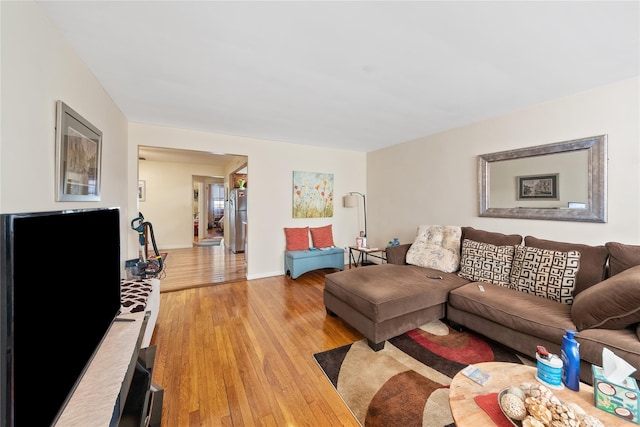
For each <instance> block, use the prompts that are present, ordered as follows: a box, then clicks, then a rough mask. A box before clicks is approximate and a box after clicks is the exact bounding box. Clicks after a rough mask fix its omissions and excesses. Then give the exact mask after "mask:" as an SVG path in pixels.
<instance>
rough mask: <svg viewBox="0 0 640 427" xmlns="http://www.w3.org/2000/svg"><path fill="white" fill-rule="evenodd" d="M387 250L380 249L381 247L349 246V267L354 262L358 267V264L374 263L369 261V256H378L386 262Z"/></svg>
mask: <svg viewBox="0 0 640 427" xmlns="http://www.w3.org/2000/svg"><path fill="white" fill-rule="evenodd" d="M354 251H355V252H357V253H358V257H357V258H356V256H355V255H354ZM386 255H387V250H386V249H384V248H383V249H379V248H362V247H359V246H349V268H351V264H352V263H353V266H354V267H358V265H361V266H365V265H370V264H373V262H371V261H369V260H368V259H367V258H368V257H369V256H371V257H373V258H378V259H380V260H381V262H382V263H384V262H385V261H386V260H387V256H386Z"/></svg>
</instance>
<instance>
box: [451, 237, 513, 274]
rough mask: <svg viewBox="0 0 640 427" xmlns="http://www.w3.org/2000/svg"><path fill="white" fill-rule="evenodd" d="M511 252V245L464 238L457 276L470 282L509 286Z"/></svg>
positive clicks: (511, 261)
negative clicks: (498, 244) (499, 244)
mask: <svg viewBox="0 0 640 427" xmlns="http://www.w3.org/2000/svg"><path fill="white" fill-rule="evenodd" d="M513 253H514V247H513V246H496V245H492V244H491V243H484V242H476V241H474V240H469V239H464V240H463V241H462V255H461V256H460V272H459V273H458V276H460V277H462V278H464V279H467V280H471V281H472V282H485V283H493V284H494V285H500V286H509V278H510V276H511V265H512V263H513Z"/></svg>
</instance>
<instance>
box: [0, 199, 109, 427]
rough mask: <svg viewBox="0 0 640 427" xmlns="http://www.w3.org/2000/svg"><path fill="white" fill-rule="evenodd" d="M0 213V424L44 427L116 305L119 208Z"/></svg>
mask: <svg viewBox="0 0 640 427" xmlns="http://www.w3.org/2000/svg"><path fill="white" fill-rule="evenodd" d="M0 219H1V225H2V228H1V231H0V233H1V234H2V240H1V242H0V247H1V254H0V262H1V265H0V267H1V269H0V281H1V283H0V310H2V311H3V313H2V317H1V318H0V326H1V328H2V335H1V340H2V341H1V345H2V353H1V354H0V358H2V359H1V361H0V362H1V364H2V371H1V373H0V375H2V378H0V380H1V383H0V384H1V385H2V387H3V389H2V396H1V397H2V399H1V402H0V404H2V425H6V426H14V425H15V422H16V421H17V422H18V425H37V426H49V425H51V424H53V423H55V421H56V419H57V418H58V416H59V415H60V413H61V412H62V410H63V409H64V406H65V405H66V402H67V400H68V398H69V397H70V395H71V394H72V392H73V390H74V389H75V387H76V385H77V383H78V382H79V380H80V379H81V378H82V374H83V373H84V371H85V369H86V367H87V366H88V364H89V362H90V361H91V359H92V358H93V355H94V353H95V351H96V349H97V348H98V347H99V345H100V343H101V342H102V340H103V338H104V336H105V335H106V333H107V331H108V330H109V328H110V326H111V324H112V322H113V320H114V318H115V317H116V316H117V314H118V312H119V310H120V277H121V262H120V212H119V209H118V208H98V209H78V210H66V211H56V212H33V213H19V214H2V215H0Z"/></svg>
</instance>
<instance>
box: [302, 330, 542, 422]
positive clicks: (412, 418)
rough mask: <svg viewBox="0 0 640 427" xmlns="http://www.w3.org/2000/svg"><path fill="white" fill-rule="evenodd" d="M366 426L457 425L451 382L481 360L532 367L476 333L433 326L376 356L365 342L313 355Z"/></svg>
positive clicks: (399, 340) (391, 342) (399, 339)
mask: <svg viewBox="0 0 640 427" xmlns="http://www.w3.org/2000/svg"><path fill="white" fill-rule="evenodd" d="M314 358H315V360H316V362H317V363H318V365H320V368H322V370H323V371H324V373H325V374H326V376H327V378H328V379H329V380H330V381H331V383H332V384H333V386H334V387H335V388H336V390H337V392H338V394H340V396H341V397H342V399H343V400H344V402H345V403H346V405H347V406H348V407H349V409H350V410H351V412H352V413H353V415H354V416H355V417H356V419H357V420H358V421H359V422H360V424H361V425H362V426H365V427H373V426H402V427H410V426H433V427H444V426H454V423H453V418H452V416H451V410H450V409H449V384H450V383H451V379H452V378H453V376H454V375H455V374H456V373H458V371H460V370H461V369H462V368H464V367H465V366H467V365H470V364H473V363H480V362H491V361H500V362H513V363H526V364H530V365H533V364H534V362H533V361H532V360H530V359H528V358H527V357H522V356H520V355H518V354H517V353H515V352H514V351H513V350H510V349H508V348H506V347H504V346H502V345H500V344H497V343H494V342H492V341H489V340H487V339H486V338H484V337H482V336H480V335H477V334H475V333H473V332H470V331H467V332H458V331H455V330H453V329H451V328H450V327H449V326H448V325H447V324H445V323H443V322H441V321H439V320H438V321H435V322H431V323H429V324H426V325H424V326H422V327H420V328H418V329H414V330H413V331H409V332H407V333H406V334H402V335H400V336H398V337H395V338H392V339H390V340H389V341H387V342H386V343H385V346H384V349H382V350H380V351H378V352H374V351H373V350H371V348H369V346H368V345H367V341H366V340H361V341H358V342H355V343H353V344H348V345H346V346H343V347H338V348H336V349H333V350H328V351H324V352H322V353H316V354H314Z"/></svg>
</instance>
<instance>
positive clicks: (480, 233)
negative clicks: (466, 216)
mask: <svg viewBox="0 0 640 427" xmlns="http://www.w3.org/2000/svg"><path fill="white" fill-rule="evenodd" d="M464 239H469V240H473V241H476V242H484V243H491V244H492V245H496V246H509V245H511V246H513V245H519V244H521V243H522V236H521V235H519V234H502V233H496V232H494V231H485V230H477V229H475V228H473V227H462V240H464Z"/></svg>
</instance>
